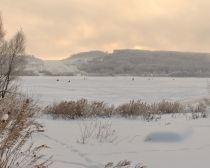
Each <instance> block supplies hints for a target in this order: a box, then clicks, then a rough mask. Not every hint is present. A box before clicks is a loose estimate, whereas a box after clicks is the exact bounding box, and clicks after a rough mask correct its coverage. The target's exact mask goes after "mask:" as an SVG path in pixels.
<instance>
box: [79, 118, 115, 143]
mask: <svg viewBox="0 0 210 168" xmlns="http://www.w3.org/2000/svg"><path fill="white" fill-rule="evenodd" d="M79 128H80V137H79V139H78V140H77V142H78V143H81V144H86V143H88V142H93V141H97V142H99V143H102V142H108V143H113V142H114V141H115V140H117V138H118V136H117V131H116V130H115V129H113V127H112V122H111V121H109V120H104V121H101V120H98V119H91V120H84V121H81V122H80V124H79Z"/></svg>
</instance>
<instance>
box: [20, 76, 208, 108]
mask: <svg viewBox="0 0 210 168" xmlns="http://www.w3.org/2000/svg"><path fill="white" fill-rule="evenodd" d="M84 78H85V80H84ZM57 79H59V82H57V81H56V80H57ZM69 80H70V81H71V82H70V83H69V82H68V81H69ZM207 81H208V79H206V78H144V77H135V78H134V81H132V77H83V76H73V77H48V76H35V77H30V76H29V77H21V80H20V86H21V87H22V91H23V92H25V93H26V94H28V95H29V96H32V97H34V98H35V99H37V97H38V99H39V102H40V103H41V104H44V105H47V104H51V103H53V102H59V101H61V100H78V99H81V98H86V99H88V100H90V101H94V100H100V101H104V102H106V103H108V104H114V105H119V104H122V103H127V102H129V101H130V100H139V99H141V100H142V101H146V102H149V103H151V102H158V101H161V100H163V99H165V100H169V101H186V102H187V101H197V100H198V99H202V98H204V97H207V96H208V91H207Z"/></svg>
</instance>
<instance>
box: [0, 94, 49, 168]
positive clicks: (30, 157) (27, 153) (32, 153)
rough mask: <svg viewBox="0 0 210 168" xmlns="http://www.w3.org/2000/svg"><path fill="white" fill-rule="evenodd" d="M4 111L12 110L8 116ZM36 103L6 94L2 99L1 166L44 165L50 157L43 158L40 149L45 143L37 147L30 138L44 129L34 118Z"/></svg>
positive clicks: (32, 167) (31, 167)
mask: <svg viewBox="0 0 210 168" xmlns="http://www.w3.org/2000/svg"><path fill="white" fill-rule="evenodd" d="M4 111H9V113H7V116H6V115H5V114H4ZM37 111H38V109H37V107H36V106H35V105H34V104H33V103H32V102H31V101H29V100H28V99H27V100H24V99H20V98H17V97H14V96H7V97H6V98H4V99H0V118H3V121H1V122H0V155H1V157H0V167H1V168H13V167H17V168H18V167H21V168H45V167H47V166H48V165H49V164H50V160H46V159H44V156H43V155H41V154H40V151H41V150H42V149H44V148H47V146H46V145H40V146H37V147H34V146H33V145H32V144H31V143H30V138H31V136H32V135H33V134H34V133H38V132H40V131H43V128H42V126H41V125H40V124H39V123H37V122H36V121H35V120H34V115H35V113H36V112H37Z"/></svg>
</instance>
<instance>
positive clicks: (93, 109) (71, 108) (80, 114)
mask: <svg viewBox="0 0 210 168" xmlns="http://www.w3.org/2000/svg"><path fill="white" fill-rule="evenodd" d="M113 109H114V107H112V106H111V107H109V106H107V105H106V104H105V103H104V102H97V101H93V102H90V103H89V102H88V101H87V100H86V99H81V100H78V101H68V102H67V101H62V102H60V103H58V104H54V105H53V106H47V107H46V108H45V109H44V114H49V115H52V117H53V118H54V119H56V118H62V119H77V118H87V117H97V116H99V117H109V116H111V115H112V112H113Z"/></svg>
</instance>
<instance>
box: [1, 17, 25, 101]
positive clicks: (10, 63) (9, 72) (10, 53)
mask: <svg viewBox="0 0 210 168" xmlns="http://www.w3.org/2000/svg"><path fill="white" fill-rule="evenodd" d="M4 36H5V31H4V28H3V23H2V17H1V16H0V97H1V98H4V97H5V95H6V94H7V93H9V92H11V88H10V84H11V81H12V80H13V79H14V77H15V76H14V74H15V72H16V71H17V70H18V69H19V67H18V66H19V65H20V64H19V62H20V59H21V57H22V55H23V54H24V52H25V36H24V34H23V32H22V30H20V31H18V32H17V33H16V34H15V35H14V37H12V38H11V39H10V40H8V41H6V40H5V39H4Z"/></svg>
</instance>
